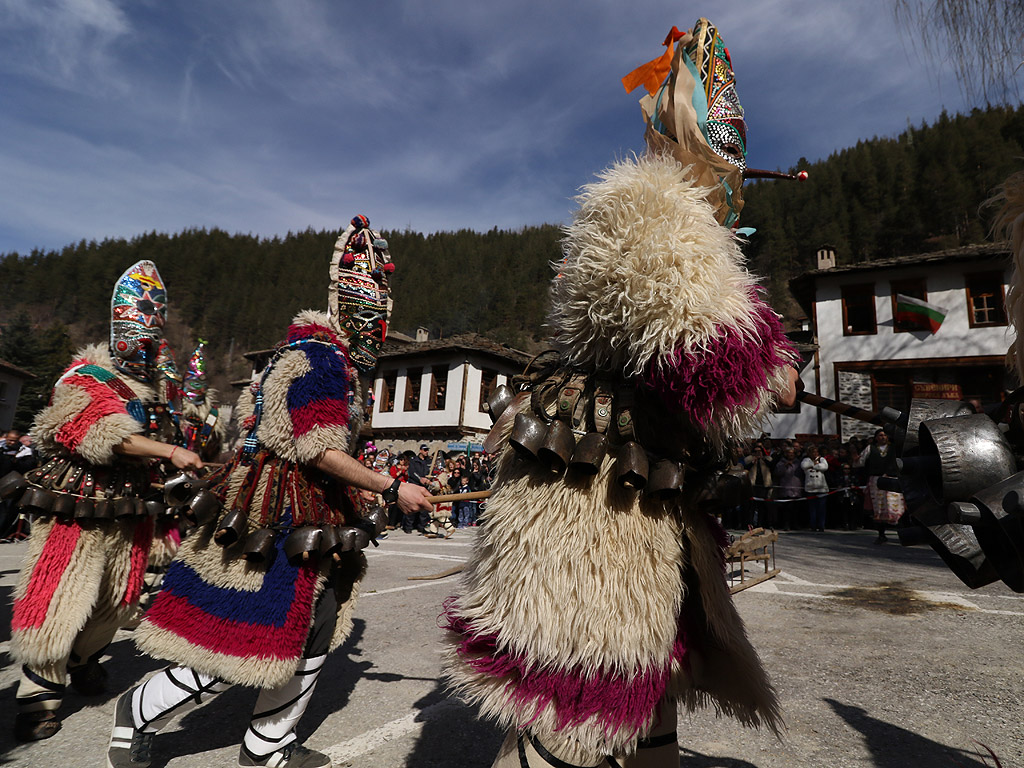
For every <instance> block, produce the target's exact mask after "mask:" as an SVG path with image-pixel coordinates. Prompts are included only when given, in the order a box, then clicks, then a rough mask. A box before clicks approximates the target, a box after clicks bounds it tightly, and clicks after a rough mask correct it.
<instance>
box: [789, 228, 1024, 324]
mask: <svg viewBox="0 0 1024 768" xmlns="http://www.w3.org/2000/svg"><path fill="white" fill-rule="evenodd" d="M1000 258H1005V259H1007V264H1009V258H1010V246H1009V245H1008V244H1007V243H983V244H981V245H965V246H961V247H959V248H947V249H945V250H942V251H932V252H931V253H916V254H912V255H909V256H893V257H890V258H888V259H874V260H873V261H861V262H858V263H857V264H844V265H842V266H836V267H832V268H831V269H812V270H809V271H807V272H804V273H803V274H800V275H797V276H796V277H794V278H791V279H790V281H789V289H790V291H792V293H793V296H795V297H796V299H797V301H799V302H800V304H801V305H802V306H804V308H805V309H806V308H807V307H808V306H809V305H810V302H811V301H813V298H814V285H815V283H816V282H817V279H818V278H819V277H825V276H829V275H848V274H853V273H857V272H872V271H883V270H892V269H903V268H906V267H929V266H934V265H936V264H947V263H953V262H971V261H984V260H988V259H1000Z"/></svg>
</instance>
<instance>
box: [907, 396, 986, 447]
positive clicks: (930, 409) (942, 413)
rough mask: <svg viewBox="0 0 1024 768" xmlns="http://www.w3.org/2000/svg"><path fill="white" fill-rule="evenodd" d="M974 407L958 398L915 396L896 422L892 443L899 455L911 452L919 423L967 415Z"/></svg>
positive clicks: (916, 437)
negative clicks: (903, 414) (942, 398)
mask: <svg viewBox="0 0 1024 768" xmlns="http://www.w3.org/2000/svg"><path fill="white" fill-rule="evenodd" d="M972 413H974V409H973V408H971V406H970V405H969V404H967V403H963V402H960V401H959V400H938V399H932V398H923V397H915V398H914V399H912V400H911V401H910V408H908V409H907V411H906V414H905V416H904V417H903V418H901V419H900V420H899V422H897V424H896V431H895V434H894V435H893V439H892V443H893V446H894V447H895V448H896V451H897V453H899V455H900V456H905V455H907V454H908V453H913V451H915V450H917V447H918V432H919V430H920V427H921V423H922V422H925V421H931V420H932V419H948V418H951V417H953V416H968V415H970V414H972Z"/></svg>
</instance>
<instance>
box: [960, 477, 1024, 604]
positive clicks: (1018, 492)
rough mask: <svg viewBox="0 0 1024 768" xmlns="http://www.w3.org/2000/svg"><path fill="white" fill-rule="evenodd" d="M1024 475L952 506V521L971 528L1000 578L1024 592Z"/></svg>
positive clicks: (1015, 590) (1008, 479)
mask: <svg viewBox="0 0 1024 768" xmlns="http://www.w3.org/2000/svg"><path fill="white" fill-rule="evenodd" d="M1022 501H1024V472H1018V473H1016V474H1014V475H1012V476H1010V477H1007V478H1005V479H1004V480H1002V481H1001V482H998V483H995V484H993V485H991V486H989V487H988V488H984V489H982V490H980V491H978V492H977V493H975V494H974V496H972V497H971V499H970V501H967V502H953V503H952V504H950V505H949V514H950V518H951V519H954V520H955V521H957V522H960V523H966V524H970V525H971V526H972V528H973V530H974V534H975V536H976V537H977V540H978V544H979V545H980V546H981V549H982V550H983V551H984V552H985V555H986V557H987V558H988V560H989V562H991V563H992V566H993V568H995V570H996V573H998V574H999V578H1000V579H1002V581H1003V583H1005V584H1006V586H1008V587H1009V588H1010V589H1012V590H1013V591H1014V592H1024V508H1022V506H1021V503H1022Z"/></svg>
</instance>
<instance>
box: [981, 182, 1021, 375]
mask: <svg viewBox="0 0 1024 768" xmlns="http://www.w3.org/2000/svg"><path fill="white" fill-rule="evenodd" d="M989 203H990V204H992V205H997V206H999V211H998V213H997V214H996V220H995V223H994V224H993V225H992V229H993V231H994V232H995V233H996V235H1002V236H1003V237H1005V238H1006V239H1007V240H1009V241H1010V248H1011V250H1012V251H1013V273H1012V275H1011V276H1010V288H1009V290H1008V291H1007V292H1006V309H1007V314H1008V315H1009V320H1010V325H1012V326H1013V330H1014V332H1015V333H1016V334H1017V337H1016V338H1015V339H1014V341H1013V346H1011V347H1010V350H1009V352H1007V355H1006V363H1007V367H1009V368H1011V369H1014V370H1016V372H1017V380H1018V381H1019V382H1022V383H1024V171H1018V172H1017V173H1015V174H1013V175H1012V176H1010V177H1009V178H1008V179H1007V180H1006V181H1005V182H1003V184H1002V186H1000V188H999V190H998V192H997V194H996V195H995V197H993V198H992V199H991V200H990V201H989Z"/></svg>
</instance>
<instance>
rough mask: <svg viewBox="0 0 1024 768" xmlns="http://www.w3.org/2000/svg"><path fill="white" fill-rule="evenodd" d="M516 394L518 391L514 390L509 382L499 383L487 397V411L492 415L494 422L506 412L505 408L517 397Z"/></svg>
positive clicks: (492, 421)
mask: <svg viewBox="0 0 1024 768" xmlns="http://www.w3.org/2000/svg"><path fill="white" fill-rule="evenodd" d="M515 396H516V393H515V392H513V391H512V387H510V386H509V385H508V384H499V385H498V386H497V387H496V388H495V390H494V392H492V393H491V396H490V397H489V398H487V412H488V413H490V415H491V423H492V424H493V423H494V422H496V421H497V420H498V418H499V417H500V416H501V414H503V413H504V412H505V409H506V408H508V407H509V405H510V404H511V403H512V400H513V399H515Z"/></svg>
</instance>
